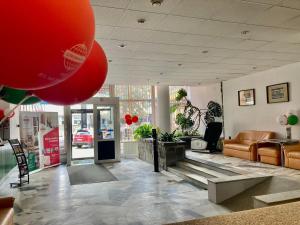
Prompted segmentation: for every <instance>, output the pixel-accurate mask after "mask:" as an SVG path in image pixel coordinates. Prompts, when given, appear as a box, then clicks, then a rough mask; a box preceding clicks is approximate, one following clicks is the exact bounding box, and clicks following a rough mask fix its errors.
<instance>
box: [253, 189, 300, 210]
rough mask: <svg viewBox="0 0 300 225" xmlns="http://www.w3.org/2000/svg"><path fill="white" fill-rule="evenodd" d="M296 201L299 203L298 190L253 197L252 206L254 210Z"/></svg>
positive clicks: (299, 195) (299, 193)
mask: <svg viewBox="0 0 300 225" xmlns="http://www.w3.org/2000/svg"><path fill="white" fill-rule="evenodd" d="M296 201H300V190H295V191H286V192H279V193H274V194H268V195H259V196H254V197H253V206H254V208H262V207H266V206H272V205H279V204H285V203H290V202H296Z"/></svg>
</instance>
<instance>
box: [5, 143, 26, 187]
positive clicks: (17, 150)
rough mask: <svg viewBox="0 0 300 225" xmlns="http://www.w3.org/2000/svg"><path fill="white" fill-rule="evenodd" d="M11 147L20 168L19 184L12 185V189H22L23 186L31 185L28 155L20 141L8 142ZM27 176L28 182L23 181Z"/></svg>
mask: <svg viewBox="0 0 300 225" xmlns="http://www.w3.org/2000/svg"><path fill="white" fill-rule="evenodd" d="M8 142H9V144H10V145H11V147H12V149H13V151H14V154H15V157H16V160H17V164H18V168H19V182H18V183H10V187H11V188H15V187H21V186H22V184H24V183H28V184H29V169H28V164H27V159H26V155H25V153H24V150H23V148H22V146H21V144H20V142H19V140H18V139H11V140H9V141H8ZM26 176H27V180H25V181H24V180H22V178H24V177H26Z"/></svg>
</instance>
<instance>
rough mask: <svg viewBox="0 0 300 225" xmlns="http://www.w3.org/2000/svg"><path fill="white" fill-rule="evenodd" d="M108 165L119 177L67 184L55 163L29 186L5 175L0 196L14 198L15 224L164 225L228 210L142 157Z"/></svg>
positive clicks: (64, 175)
mask: <svg viewBox="0 0 300 225" xmlns="http://www.w3.org/2000/svg"><path fill="white" fill-rule="evenodd" d="M107 167H108V168H109V170H110V171H111V172H112V173H113V174H114V175H115V176H116V177H117V178H118V181H113V182H107V183H97V184H86V185H75V186H71V185H70V183H69V178H68V174H67V171H66V168H65V167H64V166H60V167H56V168H51V169H47V170H44V171H42V172H39V173H35V174H33V175H32V176H31V183H30V185H26V186H24V187H23V188H21V189H20V190H19V189H9V188H8V185H7V183H8V182H9V181H10V180H7V181H6V182H5V183H3V184H2V185H1V187H0V188H1V189H0V195H5V194H6V195H14V196H15V197H16V204H15V212H16V214H15V224H17V225H18V224H20V225H21V224H22V225H28V224H33V225H39V224H41V225H69V224H70V225H71V224H72V225H77V224H78V225H79V224H80V225H102V224H103V225H108V224H112V225H118V224H122V225H125V224H130V225H142V224H164V223H171V222H177V221H183V220H189V219H194V218H201V217H206V216H212V215H217V214H224V213H226V212H228V211H229V210H228V209H226V208H224V207H222V206H218V205H215V204H213V203H211V202H209V201H208V199H207V191H205V190H201V189H198V188H196V187H194V186H192V185H190V184H188V183H186V182H184V181H178V180H177V179H173V178H172V177H169V176H166V175H164V174H161V173H154V172H152V170H153V168H152V165H150V164H148V163H145V162H143V161H140V160H137V159H131V160H123V161H122V162H121V163H116V164H112V165H108V166H107ZM13 176H14V174H11V177H12V178H13ZM12 178H11V179H12Z"/></svg>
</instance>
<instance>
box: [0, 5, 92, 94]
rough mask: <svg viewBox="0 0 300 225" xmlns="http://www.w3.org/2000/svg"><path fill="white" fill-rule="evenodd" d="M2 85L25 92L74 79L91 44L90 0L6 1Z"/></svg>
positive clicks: (0, 16) (0, 17) (0, 38)
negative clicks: (72, 77) (70, 78)
mask: <svg viewBox="0 0 300 225" xmlns="http://www.w3.org/2000/svg"><path fill="white" fill-rule="evenodd" d="M0 21H1V22H0V23H1V26H0V27H1V35H0V49H1V51H0V68H1V69H0V84H2V85H5V86H9V87H12V88H17V89H23V90H35V89H41V88H45V87H49V86H52V85H55V84H57V83H59V82H61V81H63V80H65V79H67V78H69V77H70V76H72V75H73V74H74V73H75V72H76V71H77V70H78V69H79V68H80V67H81V65H82V64H83V63H84V61H85V60H86V58H87V56H88V55H89V53H90V50H91V48H92V45H93V40H94V34H95V18H94V14H93V10H92V7H91V5H90V2H89V0H72V1H70V0H30V1H28V0H7V1H1V7H0Z"/></svg>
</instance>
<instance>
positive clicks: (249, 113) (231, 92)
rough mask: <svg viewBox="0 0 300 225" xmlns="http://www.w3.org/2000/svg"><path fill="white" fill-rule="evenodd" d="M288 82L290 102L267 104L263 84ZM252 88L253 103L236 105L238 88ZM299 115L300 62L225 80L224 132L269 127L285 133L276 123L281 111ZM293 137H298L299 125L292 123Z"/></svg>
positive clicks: (230, 134) (299, 136)
mask: <svg viewBox="0 0 300 225" xmlns="http://www.w3.org/2000/svg"><path fill="white" fill-rule="evenodd" d="M284 82H289V84H290V102H287V103H276V104H267V97H266V86H268V85H272V84H278V83H284ZM251 88H255V92H256V105H255V106H241V107H240V106H238V91H239V90H243V89H251ZM289 111H292V113H295V114H297V115H298V116H300V63H295V64H290V65H287V66H283V67H280V68H275V69H271V70H268V71H264V72H258V73H255V74H252V75H249V76H245V77H241V78H237V79H233V80H229V81H225V82H224V116H225V135H226V137H228V136H235V135H236V134H237V133H238V132H239V131H242V130H249V129H253V130H271V131H275V132H277V133H279V135H280V136H285V127H282V126H280V125H279V124H278V123H277V122H276V118H277V117H278V116H279V115H281V114H286V113H287V112H289ZM292 138H297V139H299V138H300V125H299V124H298V125H296V126H293V128H292Z"/></svg>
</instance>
